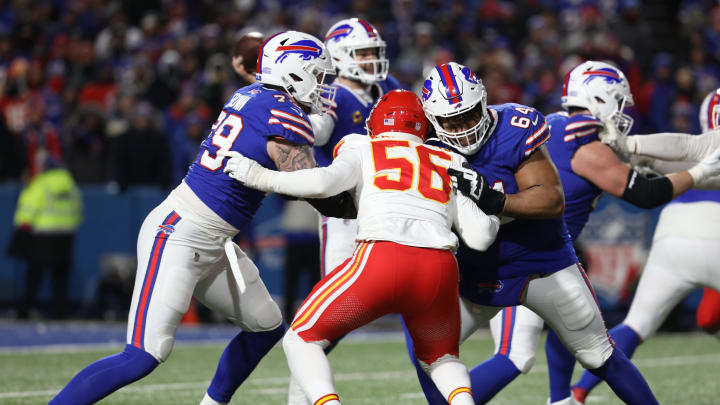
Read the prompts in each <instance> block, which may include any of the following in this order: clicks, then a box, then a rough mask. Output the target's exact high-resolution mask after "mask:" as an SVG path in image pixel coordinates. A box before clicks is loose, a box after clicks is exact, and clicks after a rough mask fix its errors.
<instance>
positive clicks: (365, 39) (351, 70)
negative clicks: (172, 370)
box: [310, 18, 400, 276]
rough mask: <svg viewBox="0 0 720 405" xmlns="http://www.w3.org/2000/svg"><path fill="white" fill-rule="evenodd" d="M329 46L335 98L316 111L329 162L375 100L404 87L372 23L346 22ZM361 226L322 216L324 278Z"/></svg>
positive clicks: (319, 143)
mask: <svg viewBox="0 0 720 405" xmlns="http://www.w3.org/2000/svg"><path fill="white" fill-rule="evenodd" d="M325 46H326V47H327V49H328V52H329V53H330V58H331V59H332V63H333V66H335V67H336V68H337V79H336V80H335V81H334V83H333V87H335V88H336V93H335V100H334V102H333V103H332V104H331V106H330V108H329V110H328V112H327V114H323V115H317V114H311V115H310V121H311V123H312V126H313V130H314V132H315V148H314V152H315V159H316V160H317V162H318V166H321V167H325V166H329V165H330V163H332V160H333V150H334V149H335V146H336V145H337V143H338V142H340V140H341V139H342V138H343V137H344V136H345V135H349V134H364V133H365V132H366V131H365V121H366V120H367V118H368V117H369V115H370V110H372V107H373V105H375V102H376V101H377V100H378V99H380V97H382V96H383V95H384V94H386V93H388V92H390V91H392V90H395V89H399V88H400V83H398V81H397V80H395V78H394V77H392V76H390V75H388V60H387V58H385V41H383V40H382V38H381V37H380V34H379V33H378V32H377V30H376V29H375V27H373V26H372V25H371V24H370V23H368V22H367V21H365V20H362V19H360V18H350V19H346V20H340V21H338V22H337V23H335V24H334V25H333V26H332V27H330V29H329V30H328V32H327V35H326V36H325ZM356 233H357V225H356V222H355V221H354V220H343V219H339V218H327V217H323V218H321V224H320V242H321V247H320V249H321V252H320V257H321V261H320V267H321V276H325V273H326V269H327V270H328V271H329V270H332V269H334V268H335V267H337V265H339V264H340V263H342V262H343V261H344V260H345V259H347V258H348V257H350V256H351V255H352V253H353V251H354V250H355V234H356Z"/></svg>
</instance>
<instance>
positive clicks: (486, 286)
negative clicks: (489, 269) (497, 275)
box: [476, 280, 505, 294]
mask: <svg viewBox="0 0 720 405" xmlns="http://www.w3.org/2000/svg"><path fill="white" fill-rule="evenodd" d="M476 286H477V292H478V294H495V293H499V292H500V291H502V289H503V287H504V286H505V284H504V283H503V282H502V281H501V280H497V281H496V282H478V283H477V284H476Z"/></svg>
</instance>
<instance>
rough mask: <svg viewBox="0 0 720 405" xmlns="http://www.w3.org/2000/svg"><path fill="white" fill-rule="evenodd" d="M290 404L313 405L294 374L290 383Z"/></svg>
mask: <svg viewBox="0 0 720 405" xmlns="http://www.w3.org/2000/svg"><path fill="white" fill-rule="evenodd" d="M288 405H311V403H310V400H308V399H307V396H306V395H305V392H304V391H303V390H302V387H300V383H298V381H297V379H296V378H295V376H293V375H292V374H291V375H290V384H289V385H288Z"/></svg>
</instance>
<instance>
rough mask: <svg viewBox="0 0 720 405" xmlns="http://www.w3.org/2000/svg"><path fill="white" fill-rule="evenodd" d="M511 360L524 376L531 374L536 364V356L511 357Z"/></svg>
mask: <svg viewBox="0 0 720 405" xmlns="http://www.w3.org/2000/svg"><path fill="white" fill-rule="evenodd" d="M509 359H510V361H511V362H512V363H513V364H514V365H515V367H517V369H518V370H520V372H521V373H523V374H527V373H529V372H530V370H531V369H532V367H533V365H534V364H535V354H533V355H531V356H515V355H511V356H510V357H509Z"/></svg>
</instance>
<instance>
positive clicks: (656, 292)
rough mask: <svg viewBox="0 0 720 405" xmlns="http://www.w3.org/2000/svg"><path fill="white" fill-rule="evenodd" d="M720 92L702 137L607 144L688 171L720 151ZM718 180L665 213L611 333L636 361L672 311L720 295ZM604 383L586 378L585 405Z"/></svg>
mask: <svg viewBox="0 0 720 405" xmlns="http://www.w3.org/2000/svg"><path fill="white" fill-rule="evenodd" d="M719 102H720V89H718V90H715V91H713V92H711V93H710V94H708V95H707V97H705V100H704V101H703V103H702V106H701V109H700V124H701V127H702V131H703V133H702V135H687V134H654V135H640V136H630V137H625V138H623V137H617V135H615V134H611V135H610V140H608V141H607V142H608V143H610V144H611V145H614V146H615V147H617V148H619V149H620V151H622V152H630V153H634V154H639V155H642V156H643V157H645V158H650V159H651V160H649V161H648V160H647V159H645V160H644V161H645V163H649V165H650V166H651V167H652V168H654V169H656V170H660V171H662V172H666V171H677V170H684V169H685V168H688V167H692V166H694V165H695V164H696V163H697V162H698V161H700V160H702V159H704V158H705V157H706V156H708V155H710V154H712V153H714V152H715V150H717V148H718V147H719V146H720V131H718V128H720V106H719V105H718V103H719ZM719 184H720V182H718V179H717V177H713V178H710V179H709V180H707V181H704V182H701V184H700V187H702V188H711V189H712V188H715V190H698V189H695V190H690V191H688V192H686V193H685V194H683V195H681V196H680V197H678V198H676V199H675V200H673V201H672V202H671V203H670V204H668V205H667V206H666V207H665V208H664V209H663V210H662V212H661V214H660V219H659V220H658V224H657V227H656V228H655V234H654V235H653V244H652V247H651V249H650V254H649V256H648V260H647V263H646V264H645V268H644V270H643V273H642V276H641V277H640V283H639V285H638V288H637V291H636V292H635V297H634V298H633V302H632V304H631V306H630V311H629V312H628V314H627V316H626V317H625V320H624V321H623V322H622V323H621V324H620V325H618V326H616V327H614V328H613V329H611V330H610V334H611V335H612V336H613V339H614V340H615V342H616V344H617V347H619V348H620V349H622V350H623V351H624V352H625V354H626V355H627V357H631V356H632V355H633V353H634V352H635V349H636V348H637V346H639V345H640V344H641V343H642V342H643V341H644V340H645V339H647V338H648V337H649V336H650V335H652V334H653V333H655V332H656V331H657V329H658V328H659V327H660V325H661V324H662V322H663V321H664V320H665V318H667V316H668V314H669V313H670V311H671V310H672V309H673V308H674V307H675V306H676V305H677V304H678V303H679V302H680V300H682V299H683V298H685V296H687V294H689V293H690V292H691V291H692V290H694V289H696V288H698V287H703V286H706V287H712V288H714V289H715V290H718V289H720V267H718V266H717V263H718V262H720V250H718V246H720V190H717V188H718V185H719ZM599 383H600V381H598V380H597V378H596V377H594V376H593V375H591V374H589V373H587V372H585V373H584V374H583V376H582V377H581V379H580V380H579V381H578V383H577V384H576V385H574V386H573V388H572V394H573V397H574V398H575V400H577V401H579V402H581V403H584V402H585V399H586V397H587V395H588V393H589V392H590V391H591V390H592V389H593V388H594V387H595V386H596V385H597V384H599Z"/></svg>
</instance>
